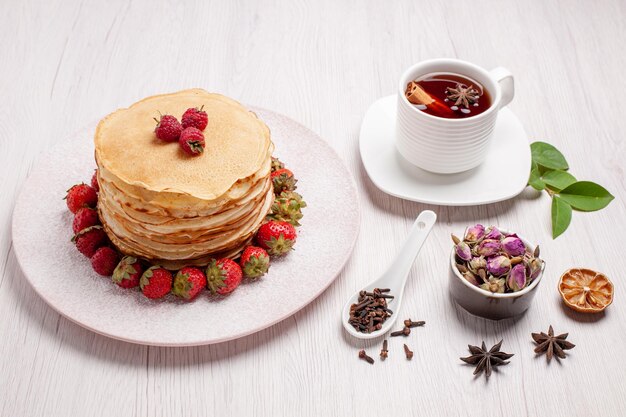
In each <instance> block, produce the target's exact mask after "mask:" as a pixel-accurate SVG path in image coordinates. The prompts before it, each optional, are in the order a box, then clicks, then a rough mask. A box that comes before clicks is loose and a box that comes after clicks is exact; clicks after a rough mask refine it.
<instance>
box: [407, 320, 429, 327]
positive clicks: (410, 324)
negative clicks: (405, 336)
mask: <svg viewBox="0 0 626 417" xmlns="http://www.w3.org/2000/svg"><path fill="white" fill-rule="evenodd" d="M425 324H426V322H425V321H412V320H411V319H407V320H404V325H405V326H406V327H409V328H412V327H419V326H423V325H425Z"/></svg>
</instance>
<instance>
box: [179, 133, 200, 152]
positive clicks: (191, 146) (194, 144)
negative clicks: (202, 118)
mask: <svg viewBox="0 0 626 417" xmlns="http://www.w3.org/2000/svg"><path fill="white" fill-rule="evenodd" d="M178 143H179V144H180V147H181V148H183V151H185V152H186V153H188V154H189V155H200V154H201V153H202V152H204V134H203V133H202V132H201V131H200V130H199V129H196V128H195V127H188V128H186V129H185V130H183V133H181V134H180V139H179V140H178Z"/></svg>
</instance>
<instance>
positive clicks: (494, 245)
mask: <svg viewBox="0 0 626 417" xmlns="http://www.w3.org/2000/svg"><path fill="white" fill-rule="evenodd" d="M501 250H502V245H501V244H500V242H499V241H497V240H493V239H485V240H483V241H482V242H480V244H479V245H478V254H479V255H482V256H493V255H497V254H498V253H499V252H500V251H501Z"/></svg>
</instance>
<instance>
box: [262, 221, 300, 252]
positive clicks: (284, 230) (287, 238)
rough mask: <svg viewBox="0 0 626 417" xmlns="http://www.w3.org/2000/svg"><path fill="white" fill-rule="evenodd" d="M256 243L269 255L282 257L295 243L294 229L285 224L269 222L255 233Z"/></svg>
mask: <svg viewBox="0 0 626 417" xmlns="http://www.w3.org/2000/svg"><path fill="white" fill-rule="evenodd" d="M256 241H257V243H258V244H259V246H260V247H262V248H263V249H265V250H267V252H268V253H269V254H270V255H272V256H280V255H284V254H286V253H287V252H289V251H290V250H292V249H293V244H294V243H296V228H295V227H293V226H292V225H291V224H289V223H287V222H280V221H276V220H270V221H269V222H267V223H265V224H264V225H262V226H261V227H260V228H259V230H258V231H257V232H256Z"/></svg>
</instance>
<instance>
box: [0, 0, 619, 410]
mask: <svg viewBox="0 0 626 417" xmlns="http://www.w3.org/2000/svg"><path fill="white" fill-rule="evenodd" d="M183 3H185V4H183ZM625 20H626V3H624V2H623V1H622V0H607V1H603V2H588V1H583V0H580V1H565V0H564V1H560V2H556V1H542V0H538V1H526V2H519V1H514V0H510V1H508V0H507V1H503V0H493V1H479V2H471V4H469V2H461V1H436V2H435V1H432V2H421V1H420V2H416V1H408V0H407V1H394V2H388V1H387V2H382V1H356V0H354V1H336V0H328V1H310V2H304V1H288V2H287V1H285V2H279V1H263V2H253V1H222V2H217V1H196V2H174V1H171V2H165V1H148V0H137V1H133V2H130V1H129V2H125V1H106V2H104V1H88V0H87V1H83V2H78V1H62V0H49V1H37V0H24V1H19V2H18V1H13V0H2V1H0V62H1V67H0V75H1V81H0V97H1V99H0V195H1V196H2V198H1V199H0V271H1V272H0V416H3V417H4V416H11V417H18V416H165V415H171V416H194V415H219V416H236V415H258V416H275V415H302V416H330V415H336V416H346V415H382V416H395V415H446V416H465V415H472V416H473V415H484V416H492V415H507V416H548V415H563V416H623V415H626V403H625V402H624V398H625V397H626V380H625V378H624V375H625V374H626V360H625V359H624V355H626V347H625V344H626V336H625V335H626V324H625V321H624V317H625V316H624V315H625V314H626V291H625V287H626V286H625V285H624V283H623V282H624V277H625V276H626V274H625V273H624V272H623V271H624V245H625V244H624V242H625V237H626V226H625V222H624V218H625V216H626V209H625V205H624V200H625V198H626V188H625V177H624V160H625V159H626V150H625V146H626V145H625V143H626V142H625V141H624V132H625V131H626V117H624V100H623V96H624V95H625V94H626V77H625V76H624V68H625V67H626V54H625V52H624V51H625V49H624V43H626V25H624V21H625ZM433 57H458V58H462V59H467V60H470V61H473V62H476V63H477V64H480V65H482V66H485V67H487V68H490V67H494V66H497V65H502V66H506V67H508V68H509V69H510V70H511V71H512V72H513V73H514V74H515V77H516V86H517V92H516V97H515V99H514V101H513V103H512V104H511V106H510V107H511V109H512V110H513V111H514V112H515V113H516V114H517V115H518V116H519V117H520V119H521V120H522V122H523V123H524V125H525V127H526V129H527V131H528V133H529V135H530V136H531V138H532V139H542V140H547V141H549V142H552V143H553V144H555V145H556V146H557V147H559V148H560V149H561V150H563V151H564V153H565V154H566V156H567V158H568V159H569V161H570V165H571V166H572V171H573V172H574V173H575V174H576V175H577V176H578V177H579V178H585V179H591V180H594V181H596V182H598V183H600V184H602V185H604V186H606V187H607V188H608V189H609V190H610V191H611V192H612V193H613V194H614V195H615V196H616V200H615V201H614V202H613V203H611V205H610V206H609V207H608V208H607V209H605V210H604V211H601V212H597V213H589V214H583V213H574V219H573V222H572V225H571V226H570V229H569V230H568V231H567V232H566V233H565V234H564V235H563V236H562V237H560V238H559V239H558V240H556V241H553V240H552V239H551V237H550V229H549V211H550V210H549V199H548V198H547V196H546V195H543V196H541V197H539V198H537V197H536V194H535V193H534V192H532V191H531V190H527V191H526V192H524V193H523V194H522V195H520V196H519V197H517V198H515V199H513V200H511V201H506V202H503V203H499V204H493V205H487V206H480V207H467V208H454V207H432V206H425V205H420V204H416V203H411V202H407V201H402V200H399V199H396V198H393V197H390V196H387V195H385V194H383V193H382V192H380V191H379V190H378V189H377V188H376V187H375V186H374V185H373V184H372V182H371V181H370V180H369V179H368V177H367V175H366V174H365V172H364V170H363V167H362V165H361V162H360V157H359V155H358V151H357V143H358V132H359V126H360V122H361V118H362V116H363V114H364V112H365V110H366V109H367V107H368V106H369V104H370V103H371V102H372V101H374V100H375V99H377V98H379V97H381V96H383V95H387V94H392V93H393V92H394V91H395V88H396V85H397V79H398V77H399V75H400V74H401V72H402V71H403V69H404V68H406V67H407V66H409V65H410V64H412V63H414V62H416V61H419V60H422V59H426V58H433ZM187 87H203V88H205V89H207V90H211V91H219V92H222V93H225V94H227V95H229V96H232V97H235V98H237V99H239V100H241V101H243V102H245V103H250V104H254V105H258V106H262V107H266V108H269V109H272V110H275V111H278V112H282V113H284V114H287V115H289V116H290V117H292V118H294V119H296V120H298V121H300V122H302V123H304V124H305V125H307V126H309V127H310V128H311V129H313V130H315V131H316V132H318V133H319V134H320V135H321V136H322V137H323V138H325V139H326V140H327V141H328V142H329V143H331V144H332V146H333V147H334V148H335V149H336V150H337V151H338V152H339V154H340V155H341V156H342V157H343V159H344V160H345V161H346V163H347V165H348V166H349V169H350V171H351V172H352V173H353V175H354V177H355V179H356V183H357V185H358V188H359V192H360V200H361V209H362V229H361V234H360V237H359V240H358V243H357V246H356V249H355V251H354V256H353V257H352V259H351V261H350V262H349V263H348V264H347V266H346V268H345V270H344V271H343V272H342V274H341V275H340V276H339V277H338V278H337V280H336V282H335V283H334V284H333V285H332V286H331V287H330V288H329V289H328V290H327V291H326V292H325V293H323V294H322V295H321V296H320V297H319V298H318V299H317V300H316V301H315V302H313V303H312V304H311V305H309V306H308V307H306V308H305V309H303V310H302V311H300V312H299V313H298V314H296V315H294V316H293V317H291V318H289V319H287V320H285V321H283V322H281V323H279V324H277V325H275V326H273V327H271V328H269V329H267V330H265V331H262V332H260V333H257V334H254V335H251V336H249V337H246V338H243V339H240V340H237V341H233V342H230V343H223V344H219V345H214V346H206V347H195V348H188V349H182V348H181V349H174V348H154V347H145V346H138V345H132V344H128V343H123V342H118V341H115V340H111V339H107V338H105V337H101V336H98V335H96V334H94V333H92V332H90V331H88V330H85V329H83V328H81V327H79V326H77V325H75V324H73V323H71V322H69V321H68V320H66V319H64V318H62V317H60V316H59V315H58V314H57V313H56V312H54V311H53V310H52V309H51V308H50V307H48V306H47V305H46V304H45V303H44V302H43V301H42V300H41V299H40V298H39V297H38V296H37V295H36V294H35V293H34V291H33V290H32V289H31V287H30V286H29V284H28V283H27V282H26V280H25V278H24V276H23V274H22V272H21V270H20V268H19V266H18V265H17V262H16V258H15V254H14V252H13V250H12V246H11V227H10V221H11V214H12V210H13V205H14V201H15V198H16V196H17V194H18V192H19V190H20V187H21V185H22V184H23V182H24V180H25V179H26V177H27V176H28V172H29V169H30V168H31V166H32V162H33V160H34V159H35V158H36V157H37V156H38V155H39V154H40V153H41V152H43V151H45V150H46V149H47V148H50V147H53V146H55V143H57V142H58V141H60V140H62V139H63V138H64V137H65V136H66V135H67V134H69V133H71V132H72V131H74V130H77V129H78V128H80V127H81V126H83V125H85V124H87V123H89V122H91V121H93V120H96V119H98V118H100V117H102V116H103V115H104V114H106V113H108V112H109V111H111V110H113V109H115V108H117V107H120V106H124V105H127V104H129V103H132V102H133V101H135V100H137V99H139V98H141V97H144V96H147V95H151V94H154V93H159V92H166V91H174V90H178V89H182V88H187ZM320 167H321V169H323V161H320ZM493 169H494V174H496V175H497V172H498V171H499V170H505V169H506V163H505V162H503V164H502V165H501V166H494V167H493ZM425 208H428V209H432V210H435V211H436V212H437V213H438V215H439V224H438V225H437V226H436V229H435V230H434V232H433V234H432V235H431V238H430V239H429V241H428V242H427V243H426V245H425V248H424V250H423V252H422V254H421V255H420V257H419V259H418V261H417V262H416V264H415V266H414V268H413V271H412V275H411V278H410V282H409V285H408V288H407V292H406V293H405V305H404V306H403V308H402V311H400V312H398V314H400V315H401V316H402V317H406V316H411V317H412V318H415V319H422V320H426V321H427V325H426V327H425V328H423V329H416V331H415V332H414V333H413V334H412V335H411V337H410V338H409V339H408V343H409V344H410V346H411V347H412V348H413V350H414V351H415V357H414V359H413V361H412V362H407V361H406V360H405V359H404V357H403V353H402V350H401V342H402V341H400V340H392V341H391V344H390V349H391V353H390V356H391V357H390V358H389V359H388V360H387V361H386V362H384V363H380V362H377V363H376V364H375V365H374V366H370V365H368V364H366V363H365V362H363V361H360V360H358V358H357V351H358V350H359V349H360V348H362V347H365V348H366V349H367V350H368V352H369V353H371V354H372V355H373V356H377V354H378V351H379V349H380V345H379V342H375V343H365V344H363V343H358V342H356V341H354V340H351V339H349V338H348V337H347V336H346V335H345V334H344V332H343V331H342V329H341V327H340V325H339V322H338V314H339V311H340V308H341V306H342V305H343V302H344V300H345V299H346V297H347V296H348V295H349V294H351V293H352V292H353V291H354V290H356V289H357V288H359V287H360V286H361V285H363V284H364V283H366V282H368V281H369V280H370V278H372V276H373V275H376V274H378V273H379V272H381V271H382V270H383V269H384V268H385V264H386V261H387V260H388V259H390V257H391V256H392V255H393V254H394V253H395V252H396V251H397V250H398V248H399V245H400V241H401V240H402V238H403V237H404V235H405V233H406V232H407V230H408V227H409V225H410V224H411V222H412V220H413V218H414V217H415V215H416V214H417V213H418V212H419V211H420V210H422V209H425ZM477 221H480V222H483V223H485V224H498V225H503V226H507V227H510V228H512V229H515V230H518V231H521V232H523V234H524V235H525V236H528V237H530V238H531V239H534V240H536V241H537V242H539V243H540V244H541V246H542V249H543V250H542V252H543V254H544V257H545V259H546V260H547V264H548V267H547V270H546V271H547V272H546V276H545V277H544V281H543V282H542V284H541V288H540V291H539V293H538V295H537V298H536V299H535V303H534V306H533V307H532V308H531V310H530V311H528V313H527V314H526V315H524V316H523V317H520V318H518V319H516V320H507V321H501V322H490V321H485V320H482V319H477V318H474V317H471V316H469V315H468V314H467V313H465V312H464V311H463V310H461V309H459V308H457V307H455V305H454V303H453V302H452V301H451V299H450V297H449V295H448V289H447V279H448V278H447V274H448V270H447V254H448V251H449V249H450V244H451V242H450V239H449V235H450V233H451V232H456V233H461V232H462V230H463V228H464V227H465V226H466V225H468V224H471V223H475V222H477ZM320 227H323V226H320ZM42 233H45V230H42ZM33 238H36V236H33ZM577 265H580V266H587V267H590V268H595V269H598V270H601V271H603V272H605V273H606V274H607V275H609V276H610V277H611V278H612V279H613V280H614V282H615V285H616V294H615V302H614V304H613V305H612V306H611V307H610V308H609V309H608V310H607V312H606V314H604V315H603V316H581V315H577V314H574V313H572V312H571V311H570V310H569V309H567V308H564V307H563V306H562V304H561V302H560V299H559V296H558V293H557V291H556V283H557V280H558V277H559V276H560V273H561V272H562V271H563V270H565V269H566V268H568V267H571V266H577ZM549 324H553V325H554V326H555V328H556V330H557V331H559V332H561V331H569V332H570V339H571V341H572V342H574V343H576V345H577V346H576V348H575V349H574V350H572V351H570V352H571V353H570V355H569V356H568V358H567V359H566V360H564V361H562V362H561V363H560V364H559V363H555V362H553V363H551V365H550V366H547V365H546V361H545V358H544V357H539V358H535V357H534V354H533V346H534V345H533V343H532V341H531V338H530V333H531V332H532V331H540V330H544V331H545V330H546V329H547V327H548V325H549ZM500 338H503V339H504V345H503V349H504V350H505V351H507V352H512V353H515V356H514V357H513V359H512V361H511V364H510V365H508V366H506V367H503V368H501V369H500V372H498V373H496V374H494V375H493V376H492V378H491V379H490V380H489V382H488V383H486V382H485V380H484V378H479V379H474V378H473V377H472V368H470V367H468V366H465V365H463V364H462V363H461V362H460V361H459V359H458V358H459V356H465V355H466V353H467V351H466V345H467V344H468V343H471V344H479V343H480V342H481V340H483V339H484V340H485V341H486V342H487V343H488V344H491V343H494V342H496V341H497V340H499V339H500Z"/></svg>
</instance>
